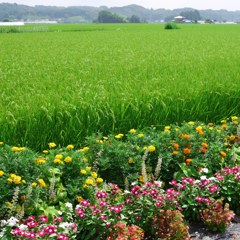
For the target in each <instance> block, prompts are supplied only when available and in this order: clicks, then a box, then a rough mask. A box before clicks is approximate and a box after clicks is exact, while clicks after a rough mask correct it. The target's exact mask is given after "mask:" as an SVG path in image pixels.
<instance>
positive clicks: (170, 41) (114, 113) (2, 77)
mask: <svg viewBox="0 0 240 240" xmlns="http://www.w3.org/2000/svg"><path fill="white" fill-rule="evenodd" d="M180 27H181V29H179V30H164V25H161V24H139V25H135V24H122V25H118V24H114V25H111V24H106V25H101V24H98V25H94V24H92V25H49V26H47V27H44V31H42V29H43V26H39V28H38V27H36V26H23V27H19V29H20V30H21V29H22V31H21V32H20V31H19V33H9V34H4V33H2V34H0V140H1V141H4V142H6V143H8V144H11V145H17V144H20V145H24V146H28V147H32V148H34V149H43V148H45V147H46V146H47V143H48V142H51V141H54V142H56V143H58V144H60V145H62V146H63V145H67V144H69V143H73V144H81V143H83V141H84V139H85V137H86V136H88V135H90V134H92V133H94V132H97V131H101V132H103V133H109V132H126V131H128V130H129V129H130V128H144V127H148V126H151V125H154V126H156V127H157V128H162V127H163V126H164V125H168V124H171V123H180V122H182V121H195V120H199V121H204V122H206V123H207V122H210V121H211V122H214V121H216V120H219V119H222V118H225V117H228V116H232V115H238V114H239V112H240V68H239V66H240V45H239V42H240V35H239V31H240V25H182V26H180ZM38 29H40V30H39V31H38Z"/></svg>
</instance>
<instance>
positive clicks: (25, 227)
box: [19, 224, 28, 230]
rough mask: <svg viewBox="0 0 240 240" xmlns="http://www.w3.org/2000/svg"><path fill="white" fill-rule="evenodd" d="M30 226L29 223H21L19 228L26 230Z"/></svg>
mask: <svg viewBox="0 0 240 240" xmlns="http://www.w3.org/2000/svg"><path fill="white" fill-rule="evenodd" d="M27 228H28V226H27V225H24V224H21V225H20V226H19V229H20V230H26V229H27Z"/></svg>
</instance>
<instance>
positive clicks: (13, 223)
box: [7, 217, 18, 227]
mask: <svg viewBox="0 0 240 240" xmlns="http://www.w3.org/2000/svg"><path fill="white" fill-rule="evenodd" d="M17 222H18V219H17V218H15V217H11V218H10V219H8V221H7V223H8V226H10V227H13V226H14V225H16V223H17Z"/></svg>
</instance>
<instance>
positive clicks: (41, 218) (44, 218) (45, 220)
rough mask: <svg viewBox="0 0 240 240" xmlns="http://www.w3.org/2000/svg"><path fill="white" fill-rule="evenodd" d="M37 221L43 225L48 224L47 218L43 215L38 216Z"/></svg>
mask: <svg viewBox="0 0 240 240" xmlns="http://www.w3.org/2000/svg"><path fill="white" fill-rule="evenodd" d="M39 219H40V220H41V222H43V223H47V222H48V218H47V216H45V215H42V216H39Z"/></svg>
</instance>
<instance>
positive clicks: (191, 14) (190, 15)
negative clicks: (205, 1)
mask: <svg viewBox="0 0 240 240" xmlns="http://www.w3.org/2000/svg"><path fill="white" fill-rule="evenodd" d="M180 15H181V16H183V17H185V18H186V19H188V20H192V21H198V20H201V19H202V17H201V15H200V13H199V11H198V10H194V11H186V12H181V13H180Z"/></svg>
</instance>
